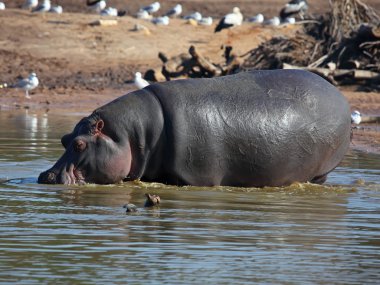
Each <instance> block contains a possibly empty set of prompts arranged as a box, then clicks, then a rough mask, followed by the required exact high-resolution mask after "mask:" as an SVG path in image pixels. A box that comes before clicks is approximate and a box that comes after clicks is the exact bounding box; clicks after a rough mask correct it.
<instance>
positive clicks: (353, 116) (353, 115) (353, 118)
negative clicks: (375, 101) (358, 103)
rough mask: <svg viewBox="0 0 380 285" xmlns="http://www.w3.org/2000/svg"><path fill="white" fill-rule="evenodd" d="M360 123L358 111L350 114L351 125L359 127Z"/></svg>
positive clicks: (360, 115)
mask: <svg viewBox="0 0 380 285" xmlns="http://www.w3.org/2000/svg"><path fill="white" fill-rule="evenodd" d="M361 121H362V114H360V112H359V111H358V110H355V111H353V112H352V113H351V124H355V125H359V124H360V123H361Z"/></svg>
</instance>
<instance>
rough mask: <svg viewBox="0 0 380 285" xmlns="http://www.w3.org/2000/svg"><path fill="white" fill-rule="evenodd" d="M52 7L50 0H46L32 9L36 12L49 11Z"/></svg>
mask: <svg viewBox="0 0 380 285" xmlns="http://www.w3.org/2000/svg"><path fill="white" fill-rule="evenodd" d="M50 8H51V4H50V0H44V2H42V4H41V5H38V6H37V7H36V8H34V9H33V10H32V12H35V13H45V12H48V11H49V10H50Z"/></svg>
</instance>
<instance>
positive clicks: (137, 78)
mask: <svg viewBox="0 0 380 285" xmlns="http://www.w3.org/2000/svg"><path fill="white" fill-rule="evenodd" d="M134 84H135V85H136V87H137V88H138V89H143V88H145V87H147V86H148V85H149V82H148V81H146V80H145V79H144V78H142V75H141V73H140V72H136V73H135V80H134Z"/></svg>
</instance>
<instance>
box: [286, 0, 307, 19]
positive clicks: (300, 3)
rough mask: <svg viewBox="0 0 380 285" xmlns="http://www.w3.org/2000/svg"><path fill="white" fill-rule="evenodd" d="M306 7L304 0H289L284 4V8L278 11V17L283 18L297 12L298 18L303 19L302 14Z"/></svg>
mask: <svg viewBox="0 0 380 285" xmlns="http://www.w3.org/2000/svg"><path fill="white" fill-rule="evenodd" d="M307 9H308V5H307V2H306V0H291V1H290V2H289V3H287V4H286V5H285V7H284V8H282V9H281V11H280V18H281V19H285V18H288V17H289V16H292V15H295V14H298V15H299V16H300V18H301V19H302V20H303V18H304V14H305V12H306V11H307Z"/></svg>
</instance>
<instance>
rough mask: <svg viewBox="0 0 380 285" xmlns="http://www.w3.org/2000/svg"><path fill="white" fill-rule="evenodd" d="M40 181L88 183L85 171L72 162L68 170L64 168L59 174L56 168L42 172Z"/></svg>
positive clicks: (73, 183)
mask: <svg viewBox="0 0 380 285" xmlns="http://www.w3.org/2000/svg"><path fill="white" fill-rule="evenodd" d="M38 183H43V184H65V185H83V184H86V180H85V178H84V175H83V172H82V171H81V170H79V169H78V168H75V167H74V165H73V164H71V165H70V166H69V168H68V169H67V170H66V171H65V170H63V171H62V172H60V173H58V174H57V172H56V171H54V170H48V171H45V172H42V173H41V174H40V176H39V177H38Z"/></svg>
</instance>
